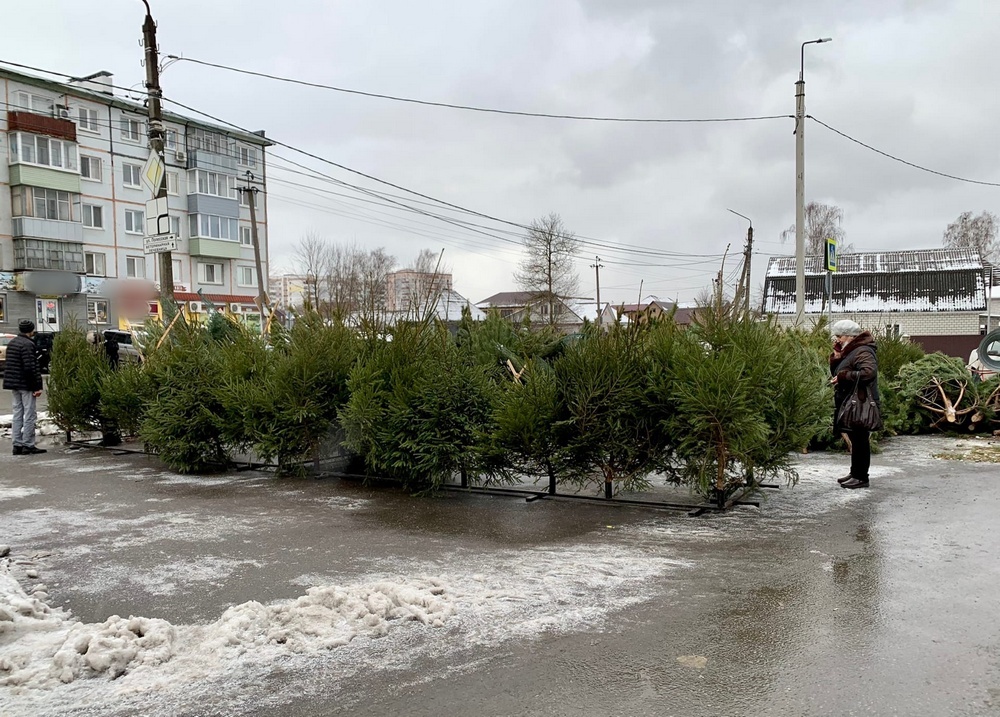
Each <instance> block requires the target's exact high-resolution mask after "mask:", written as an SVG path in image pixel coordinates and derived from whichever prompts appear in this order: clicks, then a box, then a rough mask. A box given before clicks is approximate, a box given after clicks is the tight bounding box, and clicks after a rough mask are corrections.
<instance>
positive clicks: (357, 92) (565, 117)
mask: <svg viewBox="0 0 1000 717" xmlns="http://www.w3.org/2000/svg"><path fill="white" fill-rule="evenodd" d="M167 58H168V59H172V60H178V61H181V62H193V63H194V64H196V65H204V66H206V67H215V68H217V69H220V70H227V71H229V72H238V73H240V74H243V75H252V76H254V77H264V78H266V79H269V80H275V81H277V82H288V83H291V84H294V85H304V86H306V87H314V88H317V89H321V90H332V91H334V92H344V93H347V94H351V95H361V96H362V97H374V98H376V99H382V100H392V101H394V102H409V103H411V104H416V105H426V106H429V107H445V108H448V109H453V110H465V111H467V112H485V113H490V114H500V115H515V116H518V117H540V118H544V119H561V120H582V121H587V122H643V123H658V124H681V123H698V122H753V121H757V120H773V119H793V118H794V116H793V115H762V116H757V117H701V118H660V117H597V116H590V115H566V114H551V113H547V112H524V111H520V110H502V109H497V108H494V107H475V106H472V105H459V104H452V103H450V102H432V101H430V100H418V99H414V98H412V97H397V96H395V95H386V94H381V93H378V92H366V91H364V90H352V89H348V88H346V87H336V86H334V85H325V84H322V83H320V82H309V81H307V80H297V79H295V78H292V77H281V76H279V75H272V74H269V73H266V72H256V71H254V70H245V69H242V68H239V67H231V66H229V65H222V64H219V63H216V62H207V61H206V60H197V59H195V58H193V57H178V56H177V55H167Z"/></svg>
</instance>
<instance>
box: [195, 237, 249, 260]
mask: <svg viewBox="0 0 1000 717" xmlns="http://www.w3.org/2000/svg"><path fill="white" fill-rule="evenodd" d="M188 253H189V254H190V255H191V256H208V257H214V258H216V259H239V258H240V243H239V242H237V241H231V240H229V239H206V238H203V237H191V238H190V239H188Z"/></svg>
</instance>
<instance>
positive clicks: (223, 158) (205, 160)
mask: <svg viewBox="0 0 1000 717" xmlns="http://www.w3.org/2000/svg"><path fill="white" fill-rule="evenodd" d="M187 157H188V164H187V166H188V169H207V170H208V171H210V172H223V173H230V172H231V173H233V174H235V173H236V157H232V156H230V155H228V154H219V153H216V152H209V151H208V150H204V149H189V150H188V153H187Z"/></svg>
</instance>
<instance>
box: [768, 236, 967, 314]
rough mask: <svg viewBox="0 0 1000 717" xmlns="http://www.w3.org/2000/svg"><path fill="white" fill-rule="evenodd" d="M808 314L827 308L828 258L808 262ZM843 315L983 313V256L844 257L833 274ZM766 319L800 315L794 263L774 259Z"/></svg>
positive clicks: (835, 303) (952, 252) (943, 252)
mask: <svg viewBox="0 0 1000 717" xmlns="http://www.w3.org/2000/svg"><path fill="white" fill-rule="evenodd" d="M805 273H806V280H805V292H804V293H805V312H806V313H821V312H823V311H825V310H826V309H827V305H826V271H825V270H824V268H823V258H822V257H817V256H810V257H806V261H805ZM832 282H833V299H832V307H833V310H834V311H837V312H838V313H841V312H842V313H885V312H917V311H922V312H928V311H930V312H936V311H978V310H982V309H984V308H985V306H986V282H985V277H984V273H983V262H982V259H981V258H980V257H979V253H978V252H977V251H975V250H970V249H921V250H915V251H894V252H866V253H858V254H841V255H840V256H839V257H838V258H837V271H836V272H835V273H834V274H833V279H832ZM763 310H764V312H765V313H771V314H794V313H795V257H794V256H779V257H771V259H770V261H769V262H768V268H767V276H766V278H765V281H764V304H763Z"/></svg>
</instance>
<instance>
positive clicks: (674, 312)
mask: <svg viewBox="0 0 1000 717" xmlns="http://www.w3.org/2000/svg"><path fill="white" fill-rule="evenodd" d="M612 308H613V309H614V312H615V318H618V319H621V320H623V321H627V322H630V323H631V322H633V321H639V322H643V321H649V320H650V319H658V318H660V317H662V316H673V319H674V323H676V324H677V325H678V326H690V325H691V323H692V321H693V320H694V314H695V311H696V308H695V307H690V306H678V305H677V304H675V303H674V302H673V301H664V300H662V299H660V298H659V297H658V296H653V295H652V294H650V295H649V296H647V297H646V298H645V299H643V300H642V301H640V302H638V303H636V304H615V305H613V307H612Z"/></svg>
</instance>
